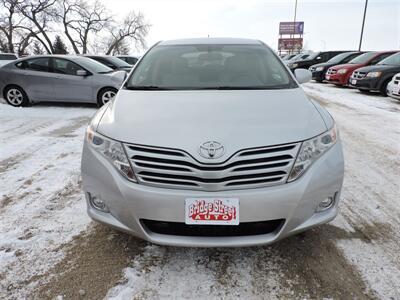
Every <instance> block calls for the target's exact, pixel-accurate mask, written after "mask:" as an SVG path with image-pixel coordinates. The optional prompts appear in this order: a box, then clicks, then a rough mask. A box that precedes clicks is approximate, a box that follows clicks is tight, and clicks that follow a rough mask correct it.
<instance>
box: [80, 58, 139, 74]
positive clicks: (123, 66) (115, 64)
mask: <svg viewBox="0 0 400 300" xmlns="http://www.w3.org/2000/svg"><path fill="white" fill-rule="evenodd" d="M84 56H85V57H88V58H91V59H94V60H95V61H98V62H99V63H101V64H103V65H105V66H107V67H109V68H111V69H113V70H121V71H126V72H127V73H129V72H130V71H131V69H132V65H130V64H128V63H127V62H125V61H123V60H122V59H119V58H118V57H115V56H110V55H91V54H87V55H84Z"/></svg>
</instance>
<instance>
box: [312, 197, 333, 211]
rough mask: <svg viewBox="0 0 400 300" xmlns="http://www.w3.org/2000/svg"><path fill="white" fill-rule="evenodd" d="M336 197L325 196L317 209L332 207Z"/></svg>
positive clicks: (322, 209)
mask: <svg viewBox="0 0 400 300" xmlns="http://www.w3.org/2000/svg"><path fill="white" fill-rule="evenodd" d="M333 202H334V199H333V198H332V197H328V198H325V199H324V200H322V201H321V202H320V203H319V204H318V207H317V209H316V211H317V212H318V211H324V210H327V209H329V208H331V207H332V205H333Z"/></svg>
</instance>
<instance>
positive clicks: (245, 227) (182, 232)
mask: <svg viewBox="0 0 400 300" xmlns="http://www.w3.org/2000/svg"><path fill="white" fill-rule="evenodd" d="M141 222H142V224H143V225H144V226H145V227H146V228H147V229H148V230H150V231H151V232H154V233H158V234H166V235H177V236H203V237H224V236H249V235H261V234H268V233H272V232H276V231H278V230H279V229H280V228H281V227H282V225H283V223H284V222H285V220H284V219H277V220H270V221H261V222H243V223H240V224H239V225H234V226H231V225H187V224H185V223H178V222H163V221H154V220H141Z"/></svg>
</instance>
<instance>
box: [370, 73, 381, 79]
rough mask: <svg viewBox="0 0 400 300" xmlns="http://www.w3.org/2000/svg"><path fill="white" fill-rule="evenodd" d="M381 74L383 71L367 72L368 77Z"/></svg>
mask: <svg viewBox="0 0 400 300" xmlns="http://www.w3.org/2000/svg"><path fill="white" fill-rule="evenodd" d="M381 74H382V72H369V73H368V74H367V77H372V78H375V77H379V76H381Z"/></svg>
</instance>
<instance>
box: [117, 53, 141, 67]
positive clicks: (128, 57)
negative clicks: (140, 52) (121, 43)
mask: <svg viewBox="0 0 400 300" xmlns="http://www.w3.org/2000/svg"><path fill="white" fill-rule="evenodd" d="M117 57H118V58H119V59H121V60H123V61H124V62H126V63H128V64H130V65H132V66H134V65H135V64H136V63H137V61H138V60H139V57H137V56H132V55H118V56H117Z"/></svg>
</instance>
